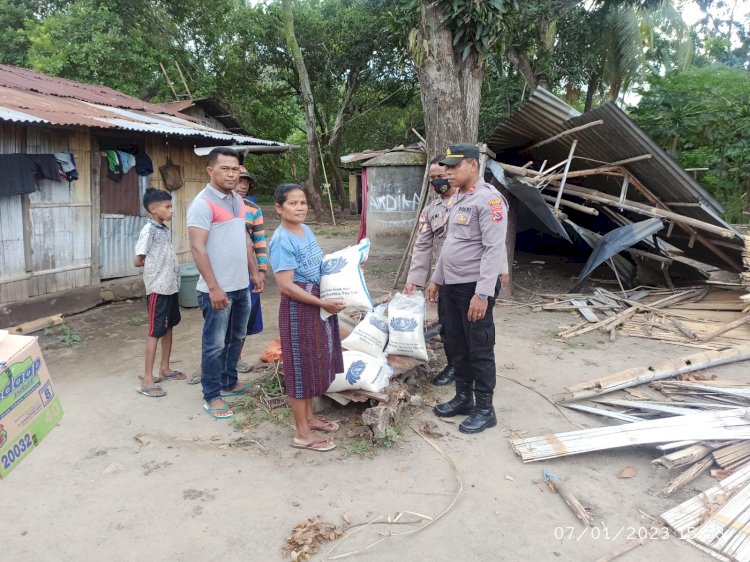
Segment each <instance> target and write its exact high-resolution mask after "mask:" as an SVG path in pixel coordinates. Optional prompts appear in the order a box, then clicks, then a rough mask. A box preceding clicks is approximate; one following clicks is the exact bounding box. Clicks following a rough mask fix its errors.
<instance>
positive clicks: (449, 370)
mask: <svg viewBox="0 0 750 562" xmlns="http://www.w3.org/2000/svg"><path fill="white" fill-rule="evenodd" d="M454 380H456V368H455V367H454V366H453V365H451V364H450V363H448V364H447V365H446V366H445V369H443V372H441V373H440V374H439V375H438V376H436V377H435V380H434V381H432V384H434V385H435V386H446V385H449V384H451V383H452V382H453V381H454Z"/></svg>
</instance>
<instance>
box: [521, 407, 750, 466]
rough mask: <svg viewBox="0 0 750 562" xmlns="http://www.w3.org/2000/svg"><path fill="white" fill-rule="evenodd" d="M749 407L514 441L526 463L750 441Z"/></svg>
mask: <svg viewBox="0 0 750 562" xmlns="http://www.w3.org/2000/svg"><path fill="white" fill-rule="evenodd" d="M747 413H748V410H747V409H746V408H737V409H733V410H725V411H721V412H711V411H709V412H700V413H697V414H690V415H685V416H672V417H669V418H662V419H657V420H647V421H638V422H632V423H628V424H623V425H617V426H612V427H600V428H594V429H584V430H578V431H568V432H564V433H556V434H549V435H541V436H537V437H529V438H524V439H513V440H511V446H512V448H513V450H514V451H515V452H516V454H518V455H519V456H520V457H521V460H523V462H533V461H538V460H545V459H551V458H557V457H564V456H568V455H575V454H579V453H586V452H591V451H602V450H607V449H615V448H618V447H626V446H633V445H646V444H650V443H666V442H671V441H680V440H689V439H692V440H696V441H704V440H714V441H719V440H724V439H750V418H748V417H746V415H747Z"/></svg>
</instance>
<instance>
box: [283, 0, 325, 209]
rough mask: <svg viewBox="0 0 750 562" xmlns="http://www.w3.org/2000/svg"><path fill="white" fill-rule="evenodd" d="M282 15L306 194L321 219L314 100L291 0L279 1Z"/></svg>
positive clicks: (318, 155)
mask: <svg viewBox="0 0 750 562" xmlns="http://www.w3.org/2000/svg"><path fill="white" fill-rule="evenodd" d="M281 5H282V9H283V17H284V36H285V37H284V38H285V39H286V44H287V47H288V48H289V51H290V54H291V56H292V59H294V66H295V68H296V70H297V74H298V76H299V83H300V91H301V92H302V107H303V109H304V110H305V124H306V126H307V155H308V166H307V181H306V182H305V186H306V187H307V194H308V197H309V198H310V205H311V206H312V208H313V210H314V211H315V217H316V218H317V219H321V218H324V217H326V216H327V212H326V209H325V207H324V206H323V195H322V193H321V190H320V152H319V149H318V138H317V135H316V131H315V100H314V99H313V94H312V88H311V87H310V77H309V76H308V74H307V66H306V65H305V59H304V58H303V57H302V50H301V49H300V47H299V43H297V37H296V35H295V33H294V14H293V13H292V3H291V0H282V2H281Z"/></svg>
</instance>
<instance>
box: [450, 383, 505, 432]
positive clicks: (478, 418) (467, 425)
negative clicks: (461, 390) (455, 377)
mask: <svg viewBox="0 0 750 562" xmlns="http://www.w3.org/2000/svg"><path fill="white" fill-rule="evenodd" d="M476 396H477V405H476V406H474V411H472V412H471V415H470V416H469V417H468V418H466V419H465V420H464V421H463V423H462V424H461V425H459V426H458V430H459V431H460V432H461V433H480V432H482V431H484V430H485V429H487V428H490V427H495V426H496V425H497V418H496V417H495V408H493V407H492V393H491V392H477V393H476Z"/></svg>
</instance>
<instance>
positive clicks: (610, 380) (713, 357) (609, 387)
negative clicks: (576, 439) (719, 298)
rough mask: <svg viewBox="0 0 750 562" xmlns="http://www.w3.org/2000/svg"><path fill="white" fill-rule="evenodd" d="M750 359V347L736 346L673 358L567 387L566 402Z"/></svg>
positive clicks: (564, 398)
mask: <svg viewBox="0 0 750 562" xmlns="http://www.w3.org/2000/svg"><path fill="white" fill-rule="evenodd" d="M747 359H750V345H745V346H739V347H732V348H729V349H726V350H723V351H703V352H700V353H694V354H692V355H687V356H684V357H677V358H675V359H669V360H667V361H663V362H661V363H655V364H653V365H647V366H645V367H634V368H631V369H625V370H624V371H620V372H618V373H615V374H613V375H608V376H606V377H601V378H598V379H593V380H590V381H587V382H585V383H580V384H577V385H574V386H571V387H566V389H565V390H566V391H567V392H568V394H567V395H565V396H563V400H562V401H566V400H580V399H583V398H592V397H594V396H600V395H602V394H606V393H608V392H613V391H615V390H620V389H623V388H629V387H632V386H637V385H639V384H643V383H645V382H652V381H656V380H660V379H665V378H669V377H675V376H678V375H682V374H684V373H691V372H693V371H698V370H700V369H706V368H708V367H715V366H717V365H724V364H726V363H735V362H738V361H745V360H747Z"/></svg>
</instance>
